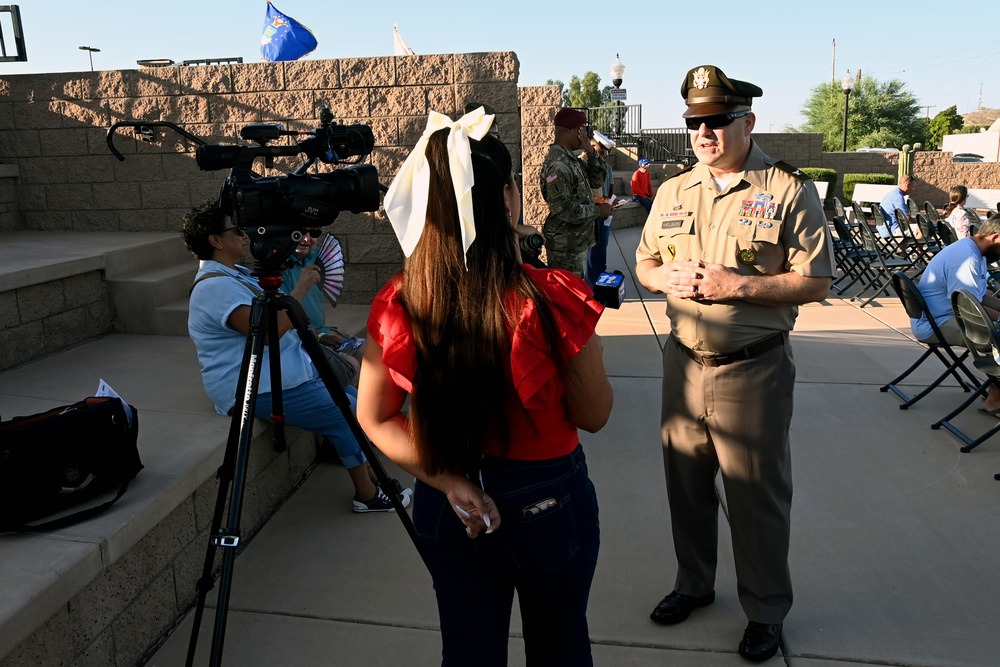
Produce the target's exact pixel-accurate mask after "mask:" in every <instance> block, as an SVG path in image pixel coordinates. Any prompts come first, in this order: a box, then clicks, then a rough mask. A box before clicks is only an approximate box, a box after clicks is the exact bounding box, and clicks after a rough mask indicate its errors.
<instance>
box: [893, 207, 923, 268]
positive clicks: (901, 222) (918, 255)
mask: <svg viewBox="0 0 1000 667" xmlns="http://www.w3.org/2000/svg"><path fill="white" fill-rule="evenodd" d="M893 215H894V216H895V218H896V225H897V226H898V227H899V238H900V242H899V252H900V253H901V254H904V255H906V256H907V257H909V258H910V259H911V260H913V265H914V266H916V267H917V268H920V269H922V268H923V266H924V265H926V264H927V261H926V259H927V258H926V257H925V255H924V251H923V247H922V245H921V243H920V242H919V241H918V240H917V237H916V236H915V235H914V234H913V228H912V227H910V219H909V218H908V217H906V212H905V211H902V210H900V209H898V208H897V209H896V210H895V211H893Z"/></svg>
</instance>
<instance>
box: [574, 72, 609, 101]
mask: <svg viewBox="0 0 1000 667" xmlns="http://www.w3.org/2000/svg"><path fill="white" fill-rule="evenodd" d="M600 85H601V77H599V76H597V74H596V73H594V72H587V73H586V74H584V75H583V79H581V78H580V77H578V76H576V75H574V76H573V78H572V79H570V80H569V106H571V107H577V108H579V109H587V108H589V107H599V106H601V102H602V101H601V89H600Z"/></svg>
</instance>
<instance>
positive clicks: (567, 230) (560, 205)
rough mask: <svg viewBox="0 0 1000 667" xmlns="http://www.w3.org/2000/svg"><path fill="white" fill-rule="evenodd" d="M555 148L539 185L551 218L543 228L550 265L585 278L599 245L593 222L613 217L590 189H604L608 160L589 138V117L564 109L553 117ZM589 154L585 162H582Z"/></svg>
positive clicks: (608, 207) (551, 150) (550, 151)
mask: <svg viewBox="0 0 1000 667" xmlns="http://www.w3.org/2000/svg"><path fill="white" fill-rule="evenodd" d="M554 122H555V143H554V144H552V145H550V146H549V152H548V154H547V155H546V156H545V161H544V162H543V163H542V172H541V174H540V175H539V185H540V186H541V189H542V198H543V199H545V203H546V204H548V205H549V214H548V216H547V217H546V218H545V224H544V225H543V226H542V234H543V235H544V236H545V256H546V260H545V261H546V264H548V265H549V267H551V268H554V269H566V270H567V271H571V272H573V273H575V274H576V275H578V276H580V277H581V278H586V275H585V273H586V267H587V251H588V250H589V249H590V247H591V246H592V245H594V243H595V242H596V239H595V238H594V223H595V221H596V220H597V218H598V216H599V217H601V218H606V217H608V216H609V215H611V207H610V206H609V205H608V204H595V203H594V195H593V193H592V191H591V188H600V187H601V186H602V185H603V184H604V177H605V169H604V160H602V159H601V156H600V155H599V154H598V153H597V150H596V149H595V148H594V146H593V145H591V143H590V138H589V137H587V131H586V127H585V125H586V123H587V115H586V114H585V113H583V112H582V111H577V110H576V109H560V110H559V111H557V112H556V115H555V119H554ZM581 151H586V153H587V158H586V161H584V160H583V159H581V158H580V157H578V156H579V155H580V152H581Z"/></svg>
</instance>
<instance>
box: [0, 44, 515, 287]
mask: <svg viewBox="0 0 1000 667" xmlns="http://www.w3.org/2000/svg"><path fill="white" fill-rule="evenodd" d="M518 73H519V63H518V60H517V56H516V55H515V54H514V53H513V52H502V53H466V54H450V55H426V56H406V57H384V58H343V59H339V60H312V61H301V62H289V63H252V64H233V65H212V66H202V67H169V68H150V69H140V70H123V71H107V72H80V73H65V74H37V75H16V76H2V77H0V119H6V122H0V128H3V129H0V160H2V161H3V162H6V163H10V164H14V165H17V167H18V168H19V170H20V177H19V178H18V183H17V200H16V205H17V208H18V209H19V212H20V215H21V218H20V219H19V220H18V219H17V218H16V215H15V216H6V218H5V217H4V214H5V211H4V209H3V208H2V204H3V201H2V197H3V192H2V189H0V224H3V225H6V227H4V228H7V229H10V228H15V227H13V226H12V225H14V224H15V223H16V224H18V225H21V224H23V226H24V228H27V229H32V230H37V229H41V230H79V231H92V230H93V231H98V230H99V231H173V230H176V229H178V227H179V225H180V220H181V217H182V216H183V214H184V213H185V212H186V211H187V210H188V209H189V208H190V207H191V206H192V205H193V204H196V203H199V202H201V201H203V200H205V199H208V198H211V197H216V196H217V195H218V192H219V186H220V185H221V183H222V182H223V180H224V178H225V172H224V171H218V172H202V171H200V170H199V169H198V168H197V165H196V164H195V161H194V146H192V145H191V144H190V142H188V141H187V140H185V139H184V138H183V137H181V136H180V135H178V134H176V133H174V132H172V131H169V130H164V129H162V128H156V129H155V130H154V132H155V136H154V141H153V142H152V143H143V142H140V141H137V140H136V139H133V138H132V136H131V132H132V131H131V129H124V130H120V131H119V132H118V133H117V134H116V137H115V146H116V147H117V148H118V150H119V151H121V152H122V153H123V154H124V155H125V158H126V159H125V160H124V161H123V162H119V161H118V160H117V159H115V158H114V156H113V155H111V153H110V152H109V150H108V147H107V143H106V133H107V128H108V127H110V125H111V124H112V123H114V122H117V121H120V120H148V121H169V122H172V123H176V124H178V125H180V126H181V127H183V128H184V129H185V130H187V131H188V132H190V133H191V134H194V135H195V136H198V137H200V138H202V139H204V140H205V141H207V142H211V143H216V142H222V143H235V142H237V141H238V137H239V129H240V128H241V127H242V126H243V125H245V124H248V123H259V122H282V123H285V124H286V126H287V127H288V129H296V130H309V129H313V128H315V127H316V126H317V125H318V124H319V120H318V119H319V112H320V110H321V109H322V108H323V107H324V106H329V107H330V109H331V110H332V111H333V114H334V117H335V120H336V122H338V123H344V124H351V123H365V124H370V125H371V126H372V129H373V132H374V135H375V150H374V152H373V153H372V154H371V156H370V158H369V160H368V161H369V162H370V163H371V164H373V165H374V166H375V167H376V168H377V169H378V171H379V175H380V178H381V180H382V182H383V184H386V185H387V184H388V183H389V182H390V181H391V180H392V177H393V176H394V175H395V173H396V171H397V170H398V168H399V165H400V164H401V163H402V161H403V160H404V159H405V158H406V156H407V155H408V154H409V151H410V149H411V148H412V146H413V145H414V144H415V143H416V140H417V139H418V138H419V136H420V134H421V133H422V132H423V128H424V126H425V123H426V118H427V112H428V111H429V110H431V109H433V110H435V111H439V112H441V113H444V114H447V115H449V116H452V117H457V116H456V114H458V113H460V112H461V110H462V108H463V107H464V105H465V103H466V102H467V101H471V100H475V101H479V102H483V103H485V104H489V105H491V106H492V107H494V108H495V109H496V111H497V113H498V117H499V119H498V120H499V122H500V127H501V129H502V132H503V138H504V141H505V142H506V143H507V144H508V146H511V147H512V152H513V153H514V161H515V168H516V169H518V170H519V169H520V160H521V157H520V150H519V147H520V143H521V124H520V122H519V120H518V119H519V117H520V110H519V92H518V88H517V77H518ZM22 221H23V222H22ZM330 229H331V230H332V231H333V232H334V234H336V235H337V237H338V238H339V239H340V241H341V244H342V246H343V247H344V252H345V255H346V260H347V262H348V264H350V268H349V269H348V270H347V272H346V277H345V285H344V290H343V294H342V296H341V299H342V300H343V301H344V302H345V303H368V302H370V301H371V298H372V297H373V296H374V294H375V292H376V291H377V290H378V289H379V288H380V287H381V286H382V284H383V283H384V282H385V281H386V280H387V279H388V278H389V277H390V276H391V275H392V274H393V273H395V272H396V271H397V270H398V269H399V267H400V266H401V264H402V255H401V253H400V251H399V248H398V245H397V244H396V242H395V238H394V236H393V234H392V231H391V229H390V227H389V225H388V223H387V221H386V219H385V215H384V212H382V211H379V212H376V213H368V214H359V215H352V214H349V213H345V214H342V215H341V216H340V217H339V218H338V219H337V220H336V221H335V222H334V224H333V225H332V227H330Z"/></svg>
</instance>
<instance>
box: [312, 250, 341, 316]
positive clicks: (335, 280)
mask: <svg viewBox="0 0 1000 667" xmlns="http://www.w3.org/2000/svg"><path fill="white" fill-rule="evenodd" d="M316 264H318V265H319V269H320V271H321V272H322V273H323V280H322V282H320V284H319V286H320V289H321V290H322V291H323V294H324V295H325V296H326V298H327V299H329V300H330V303H331V304H333V305H334V306H336V305H337V297H339V296H340V288H341V287H342V286H343V285H344V252H343V251H342V250H341V249H340V241H338V240H337V238H336V237H335V236H334V235H333V234H327V235H326V238H325V239H323V243H321V244H320V246H319V254H318V255H317V256H316Z"/></svg>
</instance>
